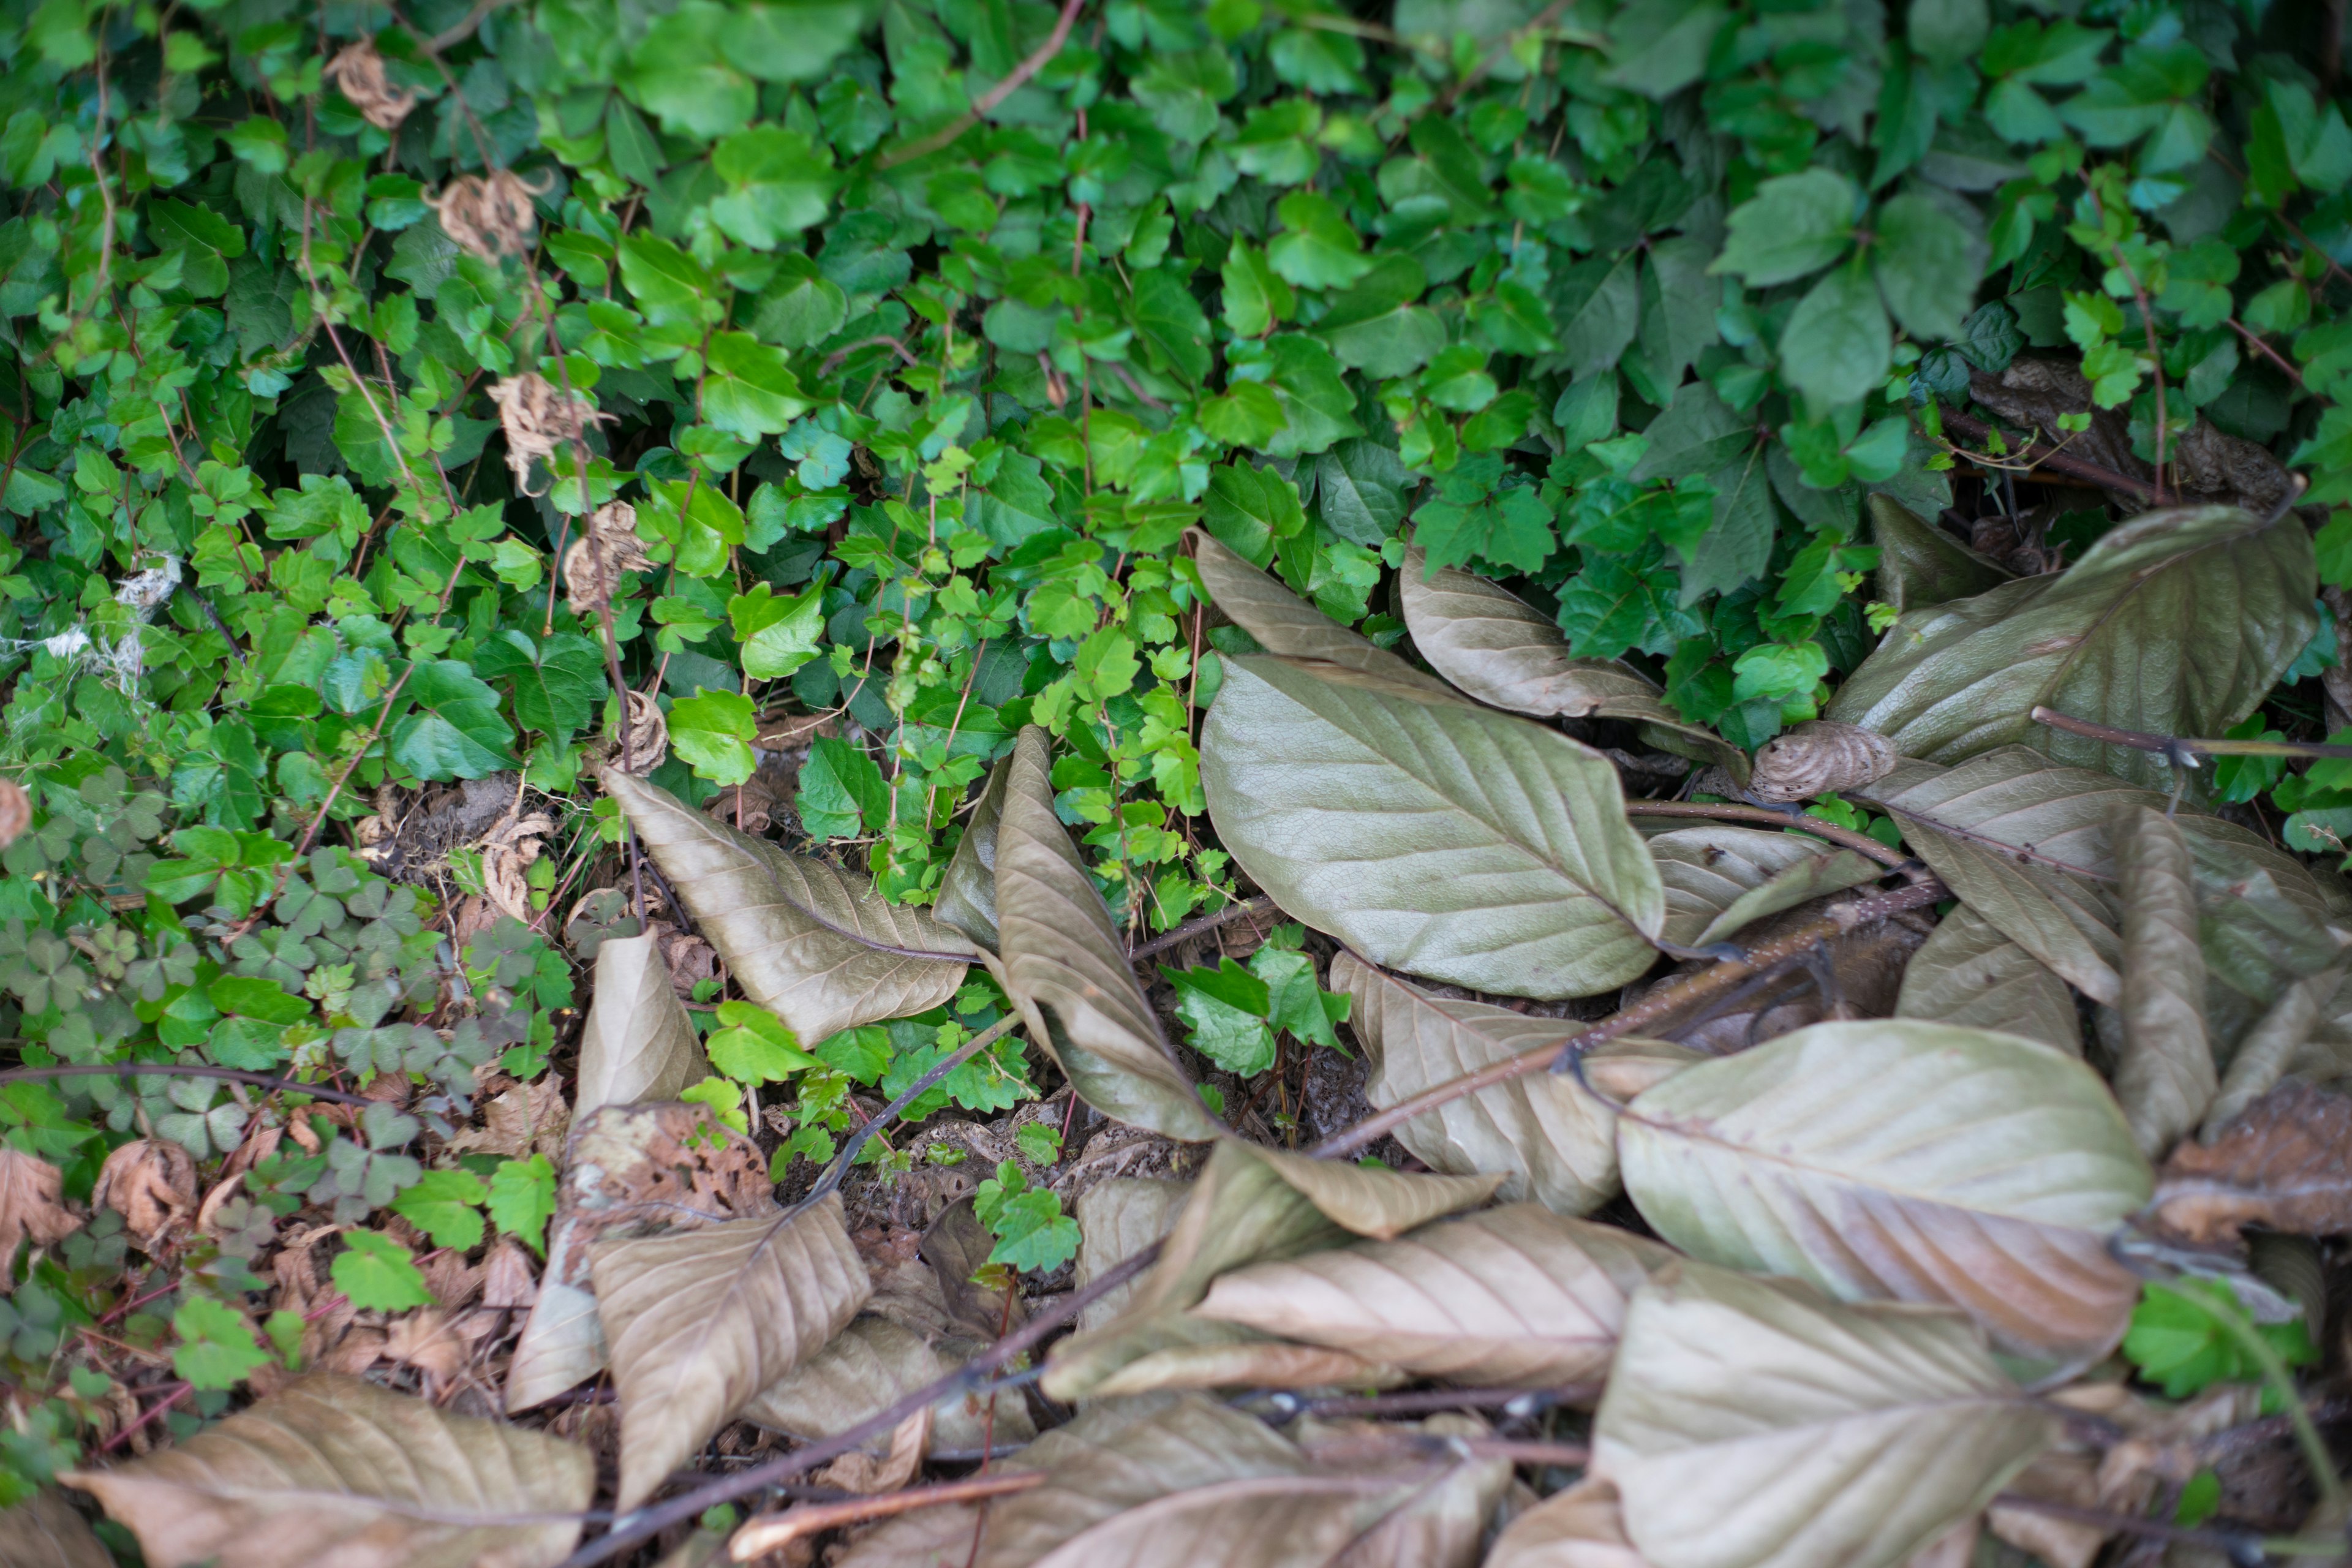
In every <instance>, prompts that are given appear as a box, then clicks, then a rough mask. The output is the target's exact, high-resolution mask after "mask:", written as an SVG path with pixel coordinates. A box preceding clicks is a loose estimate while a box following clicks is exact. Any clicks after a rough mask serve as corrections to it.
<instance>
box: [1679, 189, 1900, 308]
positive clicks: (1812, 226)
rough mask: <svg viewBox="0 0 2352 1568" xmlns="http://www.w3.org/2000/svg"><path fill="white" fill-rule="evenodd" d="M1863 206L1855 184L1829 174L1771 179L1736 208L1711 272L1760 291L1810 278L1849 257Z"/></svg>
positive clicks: (1859, 192) (1710, 269)
mask: <svg viewBox="0 0 2352 1568" xmlns="http://www.w3.org/2000/svg"><path fill="white" fill-rule="evenodd" d="M1861 207H1862V192H1861V191H1860V190H1858V189H1857V188H1856V187H1855V185H1854V183H1853V181H1852V180H1849V179H1847V178H1846V177H1845V176H1844V175H1843V174H1837V173H1835V172H1834V171H1832V170H1829V169H1808V170H1806V171H1805V172H1804V173H1803V174H1782V175H1780V177H1778V178H1777V179H1770V180H1767V181H1765V182H1764V183H1763V184H1760V185H1759V186H1758V187H1757V188H1756V195H1753V196H1752V197H1750V198H1748V200H1747V201H1745V202H1742V203H1741V204H1740V205H1738V206H1737V207H1735V208H1733V209H1732V213H1731V219H1730V223H1729V225H1728V235H1727V237H1726V239H1725V241H1724V246H1723V254H1722V255H1720V256H1718V257H1717V258H1715V265H1714V266H1712V267H1710V268H1708V269H1707V270H1709V271H1710V272H1728V273H1731V274H1733V275H1734V276H1736V277H1738V278H1741V279H1746V280H1747V282H1748V285H1749V286H1750V287H1752V288H1758V289H1763V288H1769V286H1771V285H1772V284H1775V283H1792V282H1794V281H1796V280H1797V279H1800V278H1804V277H1809V276H1811V274H1813V273H1815V272H1818V271H1820V270H1821V269H1822V268H1824V267H1827V266H1828V265H1829V264H1830V263H1831V262H1832V261H1835V260H1836V259H1837V258H1839V257H1841V256H1843V255H1844V254H1845V251H1846V247H1847V246H1848V245H1850V244H1851V243H1853V224H1854V217H1855V216H1856V214H1858V213H1859V212H1860V210H1861Z"/></svg>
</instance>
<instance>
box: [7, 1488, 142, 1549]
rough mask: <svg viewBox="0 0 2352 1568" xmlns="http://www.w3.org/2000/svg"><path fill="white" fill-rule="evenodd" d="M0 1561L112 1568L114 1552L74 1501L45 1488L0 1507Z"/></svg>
mask: <svg viewBox="0 0 2352 1568" xmlns="http://www.w3.org/2000/svg"><path fill="white" fill-rule="evenodd" d="M0 1563H6V1564H7V1565H8V1568H114V1554H113V1553H112V1552H109V1551H108V1550H107V1549H106V1546H105V1544H104V1542H100V1540H99V1539H98V1533H97V1531H93V1530H91V1529H90V1527H89V1522H88V1521H85V1520H84V1519H83V1518H82V1516H81V1515H80V1514H79V1513H77V1512H75V1511H74V1507H73V1504H71V1503H69V1502H68V1501H66V1500H65V1499H64V1498H62V1497H60V1496H59V1495H58V1493H56V1492H54V1491H50V1490H47V1489H43V1490H41V1491H37V1492H35V1493H34V1494H33V1495H32V1496H31V1497H29V1498H26V1500H24V1501H23V1502H20V1503H17V1504H16V1505H14V1506H13V1507H10V1508H5V1509H0Z"/></svg>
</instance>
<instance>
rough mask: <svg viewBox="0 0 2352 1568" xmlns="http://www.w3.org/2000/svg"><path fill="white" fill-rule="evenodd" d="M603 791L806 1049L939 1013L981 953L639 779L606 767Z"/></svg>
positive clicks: (724, 953)
mask: <svg viewBox="0 0 2352 1568" xmlns="http://www.w3.org/2000/svg"><path fill="white" fill-rule="evenodd" d="M604 787H605V790H606V791H607V793H609V794H611V795H613V796H614V799H616V800H618V801H619V802H620V803H621V804H622V805H623V806H624V807H625V809H626V810H627V812H628V814H629V819H630V821H631V822H633V823H634V824H635V826H636V830H637V835H638V837H640V838H641V839H642V840H643V841H644V844H645V847H646V851H647V853H649V854H651V855H652V856H653V858H654V859H655V861H656V863H657V864H658V865H659V866H660V867H661V869H662V874H663V875H664V876H666V877H667V878H668V879H669V882H670V885H671V886H672V887H673V888H675V889H677V896H678V898H679V900H681V901H683V902H684V904H685V905H686V908H687V910H688V912H689V913H691V914H692V915H693V916H694V918H695V921H697V923H698V924H699V925H700V927H701V928H702V934H703V936H704V937H705V938H706V939H707V940H708V941H709V942H710V944H711V945H712V946H713V947H715V948H717V949H718V950H719V956H720V957H722V958H724V959H725V960H726V961H727V970H728V973H730V975H731V976H733V978H734V980H735V982H736V984H739V985H740V986H741V987H742V988H743V994H745V995H746V996H747V997H749V998H750V999H751V1001H753V1002H756V1003H758V1004H759V1005H761V1006H762V1007H765V1008H767V1009H768V1010H769V1011H771V1012H772V1013H774V1014H776V1015H777V1016H780V1017H782V1019H783V1021H784V1022H785V1024H786V1025H788V1026H790V1027H791V1028H792V1030H793V1033H794V1034H796V1035H797V1036H798V1037H800V1039H801V1041H802V1043H803V1045H809V1046H814V1045H815V1044H817V1043H818V1042H819V1041H821V1040H824V1039H825V1038H827V1037H830V1036H832V1035H834V1034H835V1033H837V1032H838V1031H840V1030H842V1029H845V1028H850V1027H853V1026H856V1025H859V1024H867V1023H873V1022H875V1021H877V1020H878V1019H883V1018H897V1017H903V1016H908V1015H909V1014H914V1013H920V1012H923V1011H925V1010H927V1009H929V1008H931V1007H936V1006H938V1005H940V1003H943V1002H945V1001H947V1000H948V998H949V997H950V996H952V995H954V994H955V990H956V987H957V986H958V985H960V984H962V983H963V976H964V972H965V970H966V968H967V967H968V966H969V964H970V963H971V958H972V957H973V956H975V950H974V949H973V948H972V945H971V942H967V941H966V940H965V939H964V938H963V937H961V936H960V935H958V934H957V933H956V932H954V931H950V930H949V929H948V928H947V927H946V926H944V925H941V924H940V922H939V921H937V920H936V919H934V918H933V917H932V916H931V914H930V913H929V910H920V909H916V908H913V907H910V906H906V905H900V904H893V903H891V902H890V901H888V900H886V899H884V898H883V897H882V896H881V894H880V893H878V892H877V891H876V890H875V889H874V887H873V884H872V883H871V882H868V881H865V880H863V879H857V878H853V877H851V876H850V875H849V874H847V873H846V872H845V871H843V870H841V869H840V868H838V867H836V866H835V865H834V864H833V863H832V862H830V861H827V860H822V859H818V858H814V857H811V856H803V855H788V854H786V853H785V852H784V851H783V850H782V849H779V848H778V847H776V846H774V845H773V844H771V843H769V842H768V841H767V840H766V839H764V838H755V837H751V835H749V834H744V833H738V832H736V831H735V830H734V829H733V828H731V827H730V826H726V825H725V824H724V823H719V822H713V821H712V820H711V819H710V818H709V817H708V816H704V815H703V814H702V813H700V812H698V811H696V810H693V809H692V808H691V807H688V806H687V805H683V804H681V803H680V802H679V801H678V800H677V798H676V797H675V796H673V795H670V794H669V793H668V792H667V791H666V790H662V789H659V788H656V786H654V785H652V784H646V782H645V781H644V780H642V779H638V778H634V777H632V776H630V775H629V774H627V773H620V772H618V771H616V770H614V769H610V768H608V769H606V770H605V771H604Z"/></svg>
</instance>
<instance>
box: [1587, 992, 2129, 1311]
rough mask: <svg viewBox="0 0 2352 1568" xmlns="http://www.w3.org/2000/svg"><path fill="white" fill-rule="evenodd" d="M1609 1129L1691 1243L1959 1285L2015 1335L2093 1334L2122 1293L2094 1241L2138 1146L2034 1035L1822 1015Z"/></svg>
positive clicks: (1664, 1230) (2084, 1082) (1654, 1207)
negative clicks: (1823, 1019) (1824, 1020)
mask: <svg viewBox="0 0 2352 1568" xmlns="http://www.w3.org/2000/svg"><path fill="white" fill-rule="evenodd" d="M1617 1140H1618V1147H1619V1152H1620V1157H1621V1158H1622V1160H1623V1162H1624V1172H1625V1189H1626V1191H1627V1193H1628V1194H1630V1195H1631V1196H1632V1197H1633V1202H1634V1204H1635V1205H1637V1206H1638V1207H1639V1208H1640V1209H1641V1211H1642V1215H1643V1218H1645V1219H1647V1220H1648V1221H1649V1222H1650V1224H1651V1225H1652V1226H1654V1228H1655V1229H1656V1230H1657V1232H1658V1234H1659V1235H1660V1236H1662V1237H1664V1238H1665V1239H1666V1240H1667V1241H1669V1242H1671V1243H1673V1244H1674V1245H1675V1246H1676V1247H1680V1248H1682V1249H1683V1250H1684V1251H1685V1252H1687V1253H1689V1254H1691V1255H1692V1256H1693V1257H1695V1258H1702V1259H1704V1260H1706V1261H1707V1262H1711V1263H1718V1264H1724V1265H1727V1266H1730V1267H1733V1268H1747V1269H1752V1270H1755V1271H1757V1272H1759V1273H1766V1274H1787V1275H1793V1276H1795V1277H1797V1278H1799V1279H1808V1280H1811V1281H1812V1282H1813V1283H1815V1284H1818V1285H1820V1286H1822V1287H1823V1288H1824V1289H1829V1290H1831V1291H1832V1292H1834V1293H1835V1294H1837V1295H1839V1296H1841V1297H1843V1298H1845V1299H1847V1300H1861V1299H1868V1298H1872V1297H1878V1298H1891V1299H1893V1300H1900V1301H1917V1302H1930V1303H1937V1304H1948V1305H1951V1306H1955V1307H1958V1308H1959V1309H1960V1310H1963V1311H1965V1312H1967V1313H1968V1314H1969V1316H1970V1317H1972V1318H1974V1319H1975V1320H1976V1321H1978V1322H1979V1323H1980V1324H1982V1325H1983V1327H1984V1329H1985V1331H1987V1332H1988V1333H1989V1334H1990V1335H1991V1336H1992V1338H1993V1340H1994V1341H1995V1342H1996V1343H1999V1344H2000V1345H2003V1346H2004V1347H2007V1348H2009V1349H2011V1350H2014V1351H2017V1352H2021V1353H2025V1354H2030V1355H2048V1356H2060V1357H2067V1356H2095V1355H2099V1354H2102V1353H2104V1352H2105V1351H2106V1350H2108V1349H2109V1348H2111V1347H2112V1346H2113V1345H2114V1344H2115V1343H2116V1341H2117V1340H2118V1339H2120V1338H2121V1337H2122V1335H2123V1331H2124V1327H2125V1323H2126V1320H2127V1319H2128V1317H2129V1315H2130V1312H2131V1309H2132V1304H2133V1302H2134V1301H2135V1300H2137V1297H2138V1294H2139V1281H2138V1279H2137V1278H2136V1277H2135V1276H2134V1275H2133V1274H2132V1273H2131V1272H2130V1271H2129V1270H2127V1269H2126V1268H2124V1267H2123V1266H2122V1265H2121V1264H2120V1263H2118V1262H2116V1260H2115V1259H2114V1258H2112V1257H2110V1256H2109V1254H2108V1251H2107V1245H2106V1244H2107V1238H2108V1237H2109V1236H2110V1235H2111V1234H2112V1233H2113V1232H2114V1231H2115V1230H2116V1227H2117V1226H2119V1225H2120V1224H2121V1223H2122V1221H2123V1219H2124V1217H2125V1216H2126V1215H2129V1214H2131V1213H2132V1212H2133V1211H2134V1210H2136V1209H2137V1208H2138V1207H2139V1206H2140V1205H2142V1204H2143V1203H2145V1202H2146V1201H2147V1195H2148V1193H2149V1191H2150V1187H2151V1173H2150V1171H2149V1170H2148V1167H2147V1161H2146V1160H2144V1159H2143V1158H2141V1156H2140V1154H2139V1152H2138V1149H2137V1146H2136V1145H2135V1144H2134V1143H2133V1142H2132V1138H2131V1132H2130V1129H2129V1128H2128V1127H2126V1125H2125V1123H2124V1121H2123V1118H2122V1116H2121V1114H2120V1113H2119V1112H2118V1111H2117V1110H2116V1104H2115V1101H2114V1100H2112V1099H2111V1098H2110V1097H2109V1096H2108V1093H2107V1089H2106V1086H2105V1084H2104V1083H2102V1082H2101V1081H2100V1080H2099V1078H2098V1075H2097V1074H2095V1073H2094V1072H2093V1071H2092V1070H2091V1069H2090V1068H2088V1067H2086V1066H2084V1064H2083V1063H2082V1062H2080V1061H2077V1060H2074V1059H2073V1058H2068V1057H2066V1056H2065V1055H2063V1053H2061V1052H2059V1051H2057V1050H2055V1049H2053V1048H2051V1047H2046V1046H2041V1045H2037V1044H2035V1043H2033V1042H2032V1041H2030V1040H2025V1039H2021V1038H2017V1037H2012V1036H2007V1035H1994V1034H1987V1033H1984V1032H1981V1031H1979V1030H1974V1029H1957V1028H1951V1027H1948V1026H1941V1025H1936V1024H1927V1023H1921V1022H1912V1021H1907V1020H1887V1021H1877V1022H1869V1023H1853V1024H1818V1025H1815V1026H1812V1027H1811V1028H1807V1029H1800V1030H1798V1031H1797V1032H1796V1033H1795V1034H1791V1035H1784V1036H1782V1037H1780V1038H1779V1039H1777V1040H1774V1041H1772V1042H1771V1043H1769V1045H1764V1046H1760V1047H1757V1048H1756V1049H1755V1050H1752V1051H1748V1052H1746V1053H1744V1054H1743V1055H1740V1056H1737V1057H1732V1058H1726V1059H1723V1060H1719V1061H1713V1062H1707V1063H1705V1064H1703V1065H1701V1066H1698V1067H1694V1068H1689V1069H1688V1070H1686V1071H1685V1072H1681V1073H1678V1074H1676V1075H1675V1077H1673V1078H1670V1079H1667V1080H1666V1081H1665V1082H1664V1083H1662V1084H1660V1085H1659V1086H1658V1087H1657V1088H1655V1089H1651V1090H1650V1091H1649V1092H1648V1093H1646V1094H1644V1095H1643V1096H1642V1097H1641V1098H1640V1099H1639V1100H1635V1101H1633V1104H1632V1105H1631V1106H1629V1107H1628V1108H1627V1109H1626V1110H1624V1112H1623V1113H1622V1115H1621V1116H1620V1117H1619V1120H1618V1131H1617Z"/></svg>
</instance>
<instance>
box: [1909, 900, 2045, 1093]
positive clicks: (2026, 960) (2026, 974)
mask: <svg viewBox="0 0 2352 1568" xmlns="http://www.w3.org/2000/svg"><path fill="white" fill-rule="evenodd" d="M1895 1016H1896V1017H1898V1018H1921V1019H1925V1020H1927V1021H1928V1022H1930V1023H1937V1024H1950V1025H1954V1026H1958V1027H1959V1028H1964V1029H1991V1030H1994V1031H1996V1032H1998V1033H2000V1034H2004V1035H2022V1036H2024V1037H2026V1038H2027V1039H2029V1040H2039V1041H2041V1042H2042V1044H2043V1045H2045V1046H2055V1047H2058V1048H2059V1049H2060V1050H2062V1051H2064V1052H2065V1053H2066V1054H2067V1055H2068V1056H2073V1057H2079V1056H2081V1055H2082V1054H2083V1020H2082V1015H2081V1014H2080V1013H2078V1012H2077V1011H2076V1010H2075V1007H2074V994H2073V993H2072V992H2070V991H2068V990H2067V989H2066V983H2065V982H2064V981H2063V980H2061V979H2059V978H2058V976H2057V975H2056V974H2055V973H2052V971H2051V969H2050V967H2049V966H2048V965H2047V964H2045V963H2042V961H2041V960H2040V959H2038V958H2035V957H2034V956H2033V955H2032V953H2030V952H2026V951H2025V949H2023V948H2021V947H2020V946H2018V945H2017V943H2015V942H2011V941H2010V940H2009V938H2007V937H2005V936H2003V935H2001V934H2000V931H1996V930H1994V929H1993V927H1992V925H1991V923H1990V921H1987V920H1986V919H1985V918H1984V917H1983V916H1982V915H1979V914H1978V913H1977V912H1976V910H1972V909H1970V908H1969V906H1968V905H1966V904H1962V905H1960V906H1959V907H1958V908H1957V909H1955V910H1953V911H1952V912H1951V913H1950V914H1948V915H1946V916H1945V917H1944V918H1943V920H1942V921H1941V922H1940V923H1938V924H1937V927H1936V930H1935V932H1934V934H1933V935H1931V936H1929V937H1928V938H1927V943H1926V944H1925V945H1924V946H1922V947H1921V948H1920V949H1919V951H1918V952H1916V953H1913V954H1912V955H1911V963H1909V965H1908V966H1907V967H1906V968H1905V970H1904V971H1903V992H1902V994H1901V995H1900V996H1898V997H1897V998H1896V999H1895Z"/></svg>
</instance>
